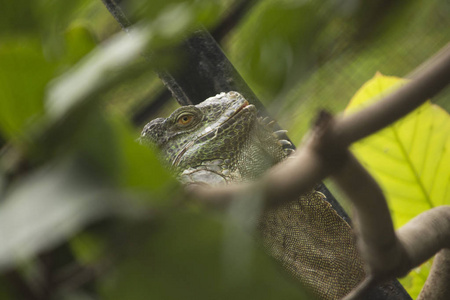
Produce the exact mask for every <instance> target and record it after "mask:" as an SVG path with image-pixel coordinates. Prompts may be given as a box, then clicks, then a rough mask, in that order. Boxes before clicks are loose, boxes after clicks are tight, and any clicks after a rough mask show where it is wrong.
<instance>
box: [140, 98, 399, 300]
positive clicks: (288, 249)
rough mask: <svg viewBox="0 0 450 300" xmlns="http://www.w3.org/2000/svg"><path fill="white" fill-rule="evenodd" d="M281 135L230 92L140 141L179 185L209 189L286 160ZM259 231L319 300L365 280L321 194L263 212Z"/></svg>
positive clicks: (156, 125) (160, 122)
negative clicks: (160, 155) (156, 152)
mask: <svg viewBox="0 0 450 300" xmlns="http://www.w3.org/2000/svg"><path fill="white" fill-rule="evenodd" d="M284 132H285V131H275V132H273V129H271V126H270V124H268V122H267V121H266V119H263V118H262V117H260V116H259V115H258V112H257V110H256V108H255V106H253V105H251V104H249V103H248V101H247V100H245V99H244V98H243V97H242V96H241V95H240V94H239V93H237V92H229V93H221V94H219V95H217V96H215V97H211V98H208V99H207V100H205V101H204V102H202V103H200V104H198V105H195V106H193V105H190V106H184V107H180V108H178V109H177V110H175V111H174V112H173V113H172V114H171V115H170V116H169V117H168V118H158V119H155V120H153V121H151V122H150V123H148V124H147V125H146V126H145V127H144V129H143V131H142V134H141V141H143V142H145V143H147V142H149V143H152V144H155V145H157V146H158V147H159V148H160V149H161V150H162V151H161V152H162V153H163V155H164V158H165V159H166V160H167V161H168V162H169V163H170V164H171V165H172V167H173V169H174V170H175V172H176V174H177V177H178V178H179V180H180V181H181V182H182V183H184V184H198V183H204V184H208V185H212V186H215V185H222V184H230V183H235V182H242V181H250V180H254V179H256V178H258V177H259V176H261V175H262V174H263V173H264V172H265V171H266V170H267V169H269V168H270V167H272V166H273V165H274V164H276V163H278V162H280V161H282V160H284V159H285V158H286V157H287V156H288V155H289V154H290V152H292V151H293V150H292V149H289V148H288V147H287V146H289V144H290V143H289V142H288V141H287V140H283V139H280V135H282V134H283V133H284ZM258 229H259V234H260V236H261V239H262V243H263V245H264V247H265V248H266V250H267V251H268V253H269V254H270V255H272V256H273V257H274V258H275V259H276V260H277V261H279V262H280V263H281V264H282V265H283V266H284V267H285V268H286V269H287V270H288V271H289V273H290V274H292V275H293V276H294V277H295V278H297V279H298V280H300V281H301V282H302V284H303V285H305V286H306V287H307V288H309V289H310V291H312V293H313V294H314V295H316V296H317V297H318V298H320V299H339V298H342V297H343V296H344V295H346V294H347V293H348V292H350V291H351V290H352V289H353V288H354V287H355V286H356V285H357V284H358V283H359V282H361V280H362V279H363V278H364V276H365V273H364V269H363V262H362V260H361V258H360V257H359V254H358V252H357V249H356V245H355V240H354V237H353V233H352V229H351V227H350V226H349V225H348V224H347V223H346V222H345V221H344V220H343V219H342V218H341V217H340V216H339V215H338V214H337V213H336V211H335V210H334V209H332V208H331V205H330V204H329V203H328V202H326V201H325V200H324V196H323V194H322V193H320V192H317V191H311V192H310V193H307V194H305V195H303V196H301V197H299V199H297V200H295V201H292V202H290V203H287V204H284V205H281V206H279V207H277V208H268V209H266V210H265V211H263V213H262V216H261V218H260V221H259V225H258ZM391 299H392V298H391ZM402 299H403V298H402Z"/></svg>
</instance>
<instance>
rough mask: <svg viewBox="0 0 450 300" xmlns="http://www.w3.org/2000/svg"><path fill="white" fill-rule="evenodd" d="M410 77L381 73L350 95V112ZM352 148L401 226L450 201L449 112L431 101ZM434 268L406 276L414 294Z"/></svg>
mask: <svg viewBox="0 0 450 300" xmlns="http://www.w3.org/2000/svg"><path fill="white" fill-rule="evenodd" d="M405 82H406V80H404V79H400V78H396V77H388V76H383V75H381V74H376V75H375V77H374V78H372V79H371V80H369V81H368V82H367V83H365V84H364V85H363V87H362V88H361V89H360V90H359V91H358V92H357V93H356V94H355V96H354V97H353V98H352V99H351V101H350V103H349V105H348V107H347V109H346V113H347V114H349V113H352V112H354V111H358V110H360V109H361V108H363V107H366V106H368V105H370V104H371V103H373V102H376V101H378V100H379V99H380V98H382V97H383V96H385V95H387V94H389V93H390V92H392V91H393V90H394V89H396V88H398V87H399V86H401V85H402V84H404V83H405ZM352 151H353V153H354V154H355V155H356V157H357V158H358V159H359V161H360V162H361V163H362V164H363V165H364V166H365V167H366V168H367V170H368V171H369V172H370V173H371V174H372V176H373V177H374V178H375V179H376V180H377V182H378V183H379V184H380V186H381V188H382V189H383V191H384V193H385V195H386V198H387V200H388V203H389V207H390V210H391V214H392V217H393V220H394V223H395V226H396V228H398V227H400V226H402V225H404V224H405V223H407V222H408V221H409V220H411V219H412V218H413V217H415V216H417V215H418V214H420V213H422V212H424V211H426V210H428V209H430V208H432V207H435V206H439V205H443V204H450V184H449V183H450V118H449V114H448V113H447V112H446V111H445V110H443V109H442V108H440V107H439V106H437V105H435V104H432V103H430V102H429V101H427V102H426V103H425V104H423V105H422V106H420V107H419V108H417V109H416V110H415V111H413V112H412V113H410V114H409V115H407V116H406V117H404V118H402V119H401V120H399V121H397V122H395V123H394V124H392V125H390V126H388V127H387V128H385V129H383V130H381V131H379V132H377V133H375V134H373V135H371V136H369V137H367V138H365V139H363V140H361V141H359V142H357V143H355V144H354V145H353V146H352ZM428 269H429V268H421V269H420V268H417V269H416V270H414V271H413V272H411V273H410V275H408V276H409V277H410V278H409V279H408V278H406V279H405V280H404V281H403V282H404V283H406V282H412V283H414V286H410V287H408V286H406V288H407V289H408V291H409V292H410V293H411V296H412V297H413V298H414V297H415V296H416V295H415V294H416V293H418V291H420V289H418V288H417V285H419V284H423V282H424V280H425V279H426V276H427V275H428Z"/></svg>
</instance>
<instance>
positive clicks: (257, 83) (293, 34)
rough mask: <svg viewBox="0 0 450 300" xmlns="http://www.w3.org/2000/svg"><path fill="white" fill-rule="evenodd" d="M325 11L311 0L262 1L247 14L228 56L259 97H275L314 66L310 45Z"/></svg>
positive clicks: (323, 7)
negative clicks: (260, 95) (296, 0)
mask: <svg viewBox="0 0 450 300" xmlns="http://www.w3.org/2000/svg"><path fill="white" fill-rule="evenodd" d="M319 8H320V9H321V10H319ZM326 9H327V7H326V5H322V4H319V3H318V2H314V1H302V2H300V3H298V2H295V1H263V2H262V3H261V4H260V5H259V7H257V9H255V11H254V12H253V13H252V14H251V15H249V17H248V21H247V22H246V23H244V25H243V26H241V27H240V28H239V32H238V33H237V34H236V35H235V37H234V39H233V40H232V43H231V44H230V48H231V49H230V56H231V57H235V58H236V59H235V61H236V65H237V66H238V69H239V70H240V71H241V72H242V73H243V76H244V78H246V80H247V81H248V82H249V83H250V85H251V86H252V87H254V88H255V90H256V91H257V92H259V94H262V95H265V98H270V97H274V96H275V95H276V94H277V93H279V92H280V90H281V89H283V88H286V87H288V86H290V85H292V84H293V83H294V82H296V81H297V80H298V79H299V74H301V73H302V72H304V71H305V69H307V68H309V67H310V65H311V63H314V60H311V58H312V57H311V50H312V46H313V45H312V44H313V43H315V41H316V38H317V34H318V33H319V31H320V29H321V28H322V27H323V23H324V20H323V19H322V17H323V10H326Z"/></svg>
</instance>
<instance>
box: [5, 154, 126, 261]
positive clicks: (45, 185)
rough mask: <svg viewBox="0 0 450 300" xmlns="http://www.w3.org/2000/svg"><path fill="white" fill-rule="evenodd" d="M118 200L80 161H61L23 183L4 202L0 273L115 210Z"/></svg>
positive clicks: (27, 177)
mask: <svg viewBox="0 0 450 300" xmlns="http://www.w3.org/2000/svg"><path fill="white" fill-rule="evenodd" d="M115 200H117V195H115V194H114V193H113V192H112V191H111V190H109V189H108V188H107V187H106V186H105V185H104V183H102V182H101V181H100V180H99V179H95V178H94V177H93V176H92V175H90V174H89V172H88V169H87V168H83V167H82V166H81V164H79V162H78V163H75V162H73V161H72V162H70V161H65V162H60V163H58V164H54V165H52V166H47V167H43V168H42V169H40V170H38V171H36V172H33V173H32V174H30V175H29V176H26V177H24V178H22V179H21V180H19V181H18V182H16V183H15V185H14V186H12V187H11V188H10V189H8V190H7V191H6V193H5V195H4V199H3V201H2V202H1V203H0V236H1V239H2V243H1V244H0V269H4V268H5V267H8V266H10V265H11V264H15V263H16V262H17V261H18V260H23V259H28V258H30V257H32V256H34V255H36V254H37V253H38V252H39V251H42V250H44V249H48V248H49V247H51V246H53V245H55V244H56V243H60V242H61V241H63V240H65V239H67V238H68V237H70V236H71V235H73V234H74V233H75V232H77V231H78V230H81V229H82V228H83V227H84V226H85V225H86V224H88V223H90V222H92V221H93V220H96V219H98V218H100V217H101V216H104V215H107V214H109V213H111V212H113V211H115V210H116V208H117V204H118V202H117V201H115Z"/></svg>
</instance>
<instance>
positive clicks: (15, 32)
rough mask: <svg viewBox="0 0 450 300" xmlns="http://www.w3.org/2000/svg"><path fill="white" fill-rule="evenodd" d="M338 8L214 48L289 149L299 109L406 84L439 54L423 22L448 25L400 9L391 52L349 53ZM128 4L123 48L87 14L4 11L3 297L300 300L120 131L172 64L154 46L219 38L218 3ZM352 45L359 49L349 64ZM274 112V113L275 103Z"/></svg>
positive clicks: (349, 9)
mask: <svg viewBox="0 0 450 300" xmlns="http://www.w3.org/2000/svg"><path fill="white" fill-rule="evenodd" d="M2 2H5V1H2ZM344 2H347V1H324V2H323V4H319V3H316V2H314V1H313V2H311V1H298V2H296V1H267V0H266V1H260V3H259V4H258V5H257V6H256V7H255V8H254V10H252V11H251V12H250V14H249V17H248V18H247V19H246V20H244V21H243V22H242V23H241V25H240V27H239V28H238V29H237V30H236V31H235V32H234V33H233V34H232V36H231V37H229V39H228V41H227V43H226V44H225V48H226V49H227V54H229V55H230V57H231V59H232V61H233V63H235V64H236V66H238V68H239V70H240V71H241V72H242V73H243V74H244V75H245V77H246V79H247V80H248V81H249V82H250V83H251V85H252V87H254V88H255V90H256V91H257V92H258V93H259V94H260V95H261V98H262V99H264V100H266V103H267V104H270V103H271V101H269V100H271V99H273V102H272V103H276V106H278V107H282V108H283V109H282V110H281V112H283V110H284V114H283V113H280V117H281V118H282V119H283V120H284V123H285V124H289V126H290V127H291V129H295V130H291V132H292V133H293V137H294V139H295V140H300V137H301V135H302V131H304V128H305V126H306V125H305V124H306V123H307V122H308V121H307V120H309V118H310V117H309V116H308V117H305V114H300V113H299V111H300V110H303V111H306V112H307V113H306V114H310V115H311V110H315V109H316V108H317V106H319V105H321V106H327V107H333V109H334V110H338V109H342V108H343V106H344V102H345V101H347V100H348V98H350V96H351V94H352V93H353V92H354V89H355V88H356V87H357V86H359V85H360V84H361V83H362V81H363V80H365V78H367V76H368V75H367V74H370V73H372V74H373V72H374V71H375V69H378V68H381V66H380V65H382V66H383V67H386V65H389V66H390V68H389V72H396V73H398V72H403V73H405V72H407V71H409V70H410V69H411V66H412V65H414V64H415V63H417V62H418V61H422V60H424V59H425V58H426V57H428V56H429V55H431V53H432V52H434V51H435V50H436V49H437V48H439V47H440V46H441V44H442V42H441V40H440V39H438V36H437V35H436V34H434V31H437V30H438V29H440V30H441V31H442V32H448V28H450V26H448V23H446V22H448V20H446V19H442V20H441V21H440V22H438V20H440V19H439V18H436V21H434V20H433V21H430V18H429V17H427V16H430V15H433V16H434V13H435V12H439V15H440V14H442V15H444V16H446V13H448V9H449V8H448V5H447V4H446V3H438V2H436V1H430V2H429V3H428V4H426V7H427V9H418V8H417V7H418V6H419V4H417V3H419V2H420V1H415V2H414V3H415V4H414V5H412V4H410V6H409V7H408V8H406V7H405V6H401V9H398V8H397V9H395V10H392V12H391V13H398V20H393V19H392V18H389V17H382V18H379V19H380V20H382V21H381V23H382V24H384V25H383V26H384V27H387V25H392V24H394V25H395V24H397V25H398V24H401V23H402V22H403V21H404V20H405V19H408V18H409V17H411V16H409V15H408V14H411V13H413V14H414V16H413V17H414V18H415V19H416V20H417V22H418V24H419V25H416V26H411V28H409V30H410V32H409V35H410V37H409V38H408V39H405V40H403V42H402V44H404V45H405V46H404V48H401V49H396V50H395V51H394V50H393V49H394V48H395V47H393V45H395V43H397V42H398V41H397V39H398V38H399V32H401V30H399V29H398V28H399V26H397V27H395V26H394V27H395V28H396V31H393V33H392V32H391V34H389V36H388V37H385V36H383V34H382V31H381V33H380V29H378V30H373V31H370V30H369V31H366V32H373V35H369V36H368V38H366V39H363V41H361V40H360V38H359V36H360V35H358V32H359V30H358V28H360V26H359V25H360V24H362V23H361V22H363V21H364V17H363V16H367V15H368V12H370V10H371V8H370V7H369V8H367V7H364V6H358V3H360V2H361V3H362V1H351V2H352V3H353V4H354V5H353V6H352V5H350V6H349V5H348V4H345V5H344ZM130 3H131V4H130V6H129V11H130V12H131V13H133V18H134V19H139V20H141V21H140V24H139V25H138V26H137V30H136V34H135V35H133V36H131V37H130V36H127V35H125V34H120V33H119V34H117V35H116V34H115V32H118V31H120V28H119V27H118V25H117V24H116V22H115V21H114V20H113V19H112V17H111V15H110V14H109V13H108V12H107V11H106V9H105V8H104V7H103V5H102V3H101V2H100V0H98V1H86V0H77V1H70V2H67V1H46V0H36V1H23V0H21V1H12V2H11V1H9V2H8V3H6V4H5V3H2V4H3V5H1V6H2V8H3V9H2V10H1V11H0V26H1V27H2V31H1V32H0V38H1V43H0V65H1V68H0V142H1V143H2V145H1V146H2V150H1V152H0V155H1V157H0V197H1V201H0V232H1V234H2V239H3V240H2V244H1V245H0V268H1V270H2V272H3V273H2V275H1V276H0V298H1V299H21V297H22V298H24V299H30V298H29V297H27V296H28V294H27V292H26V290H24V289H23V284H25V285H26V286H29V288H30V289H31V290H32V292H35V293H37V294H39V293H45V292H49V291H51V292H52V293H53V294H52V297H53V298H58V299H59V298H61V299H96V298H97V297H98V295H100V296H101V297H103V298H105V299H141V298H149V297H151V296H154V297H155V298H158V297H159V298H165V299H167V298H181V297H183V298H186V297H187V295H189V296H192V297H194V295H195V296H196V298H197V299H202V298H205V299H211V298H212V297H211V295H212V294H213V293H214V296H215V298H217V299H220V298H224V299H225V298H227V299H228V298H238V299H239V298H243V297H246V296H248V294H247V293H252V296H255V295H258V297H259V298H262V299H272V298H274V297H275V296H273V295H277V298H283V299H291V298H292V299H293V298H294V297H295V298H296V299H301V298H306V299H307V296H305V294H304V292H303V291H302V290H300V289H298V288H297V287H293V285H292V284H291V282H290V281H288V280H284V278H280V277H279V273H278V270H277V267H276V266H274V265H273V264H272V262H271V261H269V260H268V259H267V258H266V257H265V256H264V255H262V254H261V252H260V251H259V248H258V247H257V246H256V245H254V244H253V243H252V242H251V238H249V235H250V234H251V232H252V228H250V229H248V230H247V232H244V231H243V230H242V227H245V226H244V225H243V224H242V220H237V221H236V218H235V216H234V215H233V213H232V212H230V214H229V215H225V216H224V215H215V214H212V213H211V212H205V211H203V210H202V209H200V208H199V207H196V206H193V205H186V203H185V202H184V201H183V200H182V199H184V198H183V197H184V196H183V195H182V193H181V191H180V188H179V186H178V184H177V183H176V182H175V181H174V180H173V179H172V178H171V176H170V175H169V174H168V172H167V171H165V168H164V167H163V166H161V165H160V163H159V161H158V158H157V156H156V154H155V153H153V151H151V150H149V149H147V148H144V147H142V146H140V145H139V144H138V143H137V142H136V141H135V139H136V137H137V136H138V134H139V133H138V130H137V129H135V128H133V127H132V126H131V125H130V124H129V122H128V120H127V117H128V113H129V111H130V110H132V109H133V108H134V106H135V104H136V103H137V102H139V101H138V100H139V99H141V98H144V99H145V100H148V99H147V98H148V95H153V94H154V93H155V91H156V90H157V89H158V88H159V86H160V84H158V83H155V82H159V81H158V79H157V78H155V76H154V75H149V74H148V69H151V68H152V67H154V66H155V65H158V64H159V65H158V66H160V64H162V63H165V62H169V63H170V64H171V65H176V59H175V58H174V57H173V56H170V55H168V54H166V53H165V49H166V47H167V46H170V45H172V44H174V43H177V42H178V41H179V40H180V38H182V37H183V36H184V35H185V34H188V32H189V30H192V29H193V28H196V27H197V26H198V24H199V23H202V24H206V25H210V26H212V25H214V24H215V23H217V22H218V21H219V20H220V16H222V15H223V14H224V13H225V11H226V9H227V7H228V6H229V5H230V1H216V2H212V1H191V2H186V1H151V2H149V1H130ZM149 3H151V5H149ZM420 8H422V7H420ZM299 15H301V16H302V18H298V16H299ZM417 15H420V16H422V17H421V18H418V17H417ZM331 16H333V17H331ZM373 24H375V25H374V28H375V29H377V28H378V27H377V24H378V23H373ZM383 26H381V27H380V28H382V27H383ZM426 28H427V29H428V31H426V30H425V29H426ZM430 28H431V29H430ZM414 30H415V31H414ZM417 32H420V33H421V34H417ZM395 33H397V34H395ZM341 36H343V37H344V38H341ZM380 36H381V39H380V40H377V39H376V38H374V37H380ZM425 37H426V39H425ZM249 41H252V42H249ZM372 41H375V42H373V44H370V43H371V42H372ZM411 41H412V42H411ZM418 41H420V43H423V42H424V41H425V42H426V43H424V44H427V45H426V46H427V47H426V48H425V50H422V49H424V48H423V47H418ZM352 43H355V45H356V46H357V47H356V46H355V49H357V50H353V51H349V50H348V45H350V44H352ZM124 45H128V46H124ZM362 45H377V47H379V48H377V49H381V50H379V52H376V51H369V50H368V48H369V47H365V46H362ZM148 48H151V49H152V51H153V53H158V55H161V56H160V57H162V59H161V60H158V61H156V62H155V61H153V62H151V63H146V62H144V60H143V59H142V57H141V56H140V54H141V53H145V52H146V51H147V49H148ZM419 51H422V52H419ZM385 52H389V54H392V53H393V52H395V54H396V56H395V57H396V58H398V57H401V56H405V53H412V52H414V53H415V56H414V59H412V60H413V62H408V61H407V62H404V63H403V64H400V63H397V64H396V65H395V64H392V65H391V62H392V61H391V60H382V59H381V58H380V57H383V56H385ZM280 53H281V54H280ZM410 57H412V55H411V56H410ZM393 60H395V59H393ZM380 61H382V63H380ZM361 66H364V68H363V69H364V70H363V71H361V68H362V67H361ZM367 66H369V67H367ZM399 69H400V70H401V71H397V70H399ZM348 74H352V75H353V76H354V77H350V76H349V75H348ZM354 74H360V75H358V76H355V75H354ZM330 91H331V92H330ZM124 95H125V96H124ZM336 95H339V96H338V98H339V99H336ZM285 96H286V97H285ZM281 98H283V99H287V100H285V101H284V102H281V101H276V100H280V99H281ZM319 98H320V99H324V101H325V102H323V101H322V102H320V101H316V100H317V99H319ZM136 99H138V100H136ZM305 99H307V100H305ZM299 100H301V101H299ZM124 103H126V104H124ZM336 103H337V104H336ZM287 120H288V121H287ZM399 209H400V208H399ZM249 233H250V234H249ZM230 237H235V239H231V238H230ZM48 257H51V258H52V259H48ZM50 261H51V262H50ZM236 268H239V269H238V270H236ZM231 273H232V274H236V273H237V274H239V276H238V277H233V276H230V274H231ZM44 274H52V276H53V277H52V278H47V277H46V276H47V275H44ZM61 278H62V279H61ZM21 280H22V281H21ZM410 280H411V281H413V280H416V277H413V278H412V279H410ZM41 296H42V297H43V298H46V295H45V294H42V295H41ZM47 296H48V297H47V298H48V299H50V295H47ZM246 298H248V297H246Z"/></svg>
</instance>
